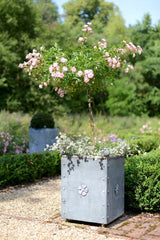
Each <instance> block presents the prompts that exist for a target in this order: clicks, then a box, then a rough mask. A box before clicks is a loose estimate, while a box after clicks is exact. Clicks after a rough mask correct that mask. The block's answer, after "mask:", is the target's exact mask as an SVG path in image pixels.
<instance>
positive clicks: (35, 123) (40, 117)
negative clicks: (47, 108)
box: [31, 112, 55, 129]
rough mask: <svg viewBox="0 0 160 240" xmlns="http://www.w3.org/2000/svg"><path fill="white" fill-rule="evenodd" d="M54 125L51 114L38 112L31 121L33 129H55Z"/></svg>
mask: <svg viewBox="0 0 160 240" xmlns="http://www.w3.org/2000/svg"><path fill="white" fill-rule="evenodd" d="M54 125H55V123H54V119H53V117H52V114H50V113H46V112H38V113H36V114H35V115H34V116H33V117H32V119H31V127H32V128H37V129H38V128H44V127H46V128H54Z"/></svg>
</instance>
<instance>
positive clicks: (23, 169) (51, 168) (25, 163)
mask: <svg viewBox="0 0 160 240" xmlns="http://www.w3.org/2000/svg"><path fill="white" fill-rule="evenodd" d="M60 161H61V157H60V154H59V152H43V153H33V154H18V155H4V156H2V157H0V187H5V186H8V185H17V184H21V183H23V182H25V183H26V182H32V181H34V180H35V179H41V178H42V177H51V176H53V175H55V174H60Z"/></svg>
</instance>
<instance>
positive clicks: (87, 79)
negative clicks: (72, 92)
mask: <svg viewBox="0 0 160 240" xmlns="http://www.w3.org/2000/svg"><path fill="white" fill-rule="evenodd" d="M84 82H85V83H88V82H89V78H88V77H87V75H85V76H84Z"/></svg>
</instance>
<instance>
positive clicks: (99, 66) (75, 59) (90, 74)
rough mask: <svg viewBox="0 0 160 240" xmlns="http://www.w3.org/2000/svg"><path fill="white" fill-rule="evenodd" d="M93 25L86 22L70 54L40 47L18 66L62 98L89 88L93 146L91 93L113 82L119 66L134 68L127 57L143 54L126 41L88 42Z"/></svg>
mask: <svg viewBox="0 0 160 240" xmlns="http://www.w3.org/2000/svg"><path fill="white" fill-rule="evenodd" d="M91 26H92V24H91V23H88V24H86V25H84V28H83V29H82V31H83V36H80V37H79V38H78V42H79V47H78V48H77V49H75V50H74V51H73V52H72V53H70V54H69V56H67V55H66V54H65V53H64V52H63V51H61V50H60V49H59V48H58V46H57V45H56V44H55V46H54V47H52V48H50V49H49V50H45V49H43V48H41V49H40V53H38V52H37V51H36V50H35V49H34V50H33V52H32V53H29V54H28V55H27V56H26V59H27V60H28V61H26V62H24V63H21V64H19V67H20V68H24V69H25V70H26V71H27V72H28V74H29V75H30V76H32V77H34V78H35V80H36V81H38V83H39V88H43V87H47V86H48V85H52V86H53V87H54V89H55V91H56V92H57V94H59V96H60V97H64V95H65V94H72V93H73V92H78V91H79V90H82V89H84V90H86V92H87V95H88V107H89V116H90V124H91V130H92V143H93V146H94V124H93V115H92V107H91V102H92V98H91V95H92V93H95V92H100V91H102V90H103V89H106V88H107V87H108V86H109V85H113V82H114V81H115V80H116V77H117V75H118V72H119V69H120V68H123V69H124V71H125V72H126V73H128V72H129V71H133V70H134V67H133V66H132V65H130V64H129V63H128V62H127V57H128V55H132V57H133V58H134V57H135V55H136V54H141V53H142V49H141V47H140V46H135V45H134V44H133V43H132V42H129V43H127V42H126V41H123V42H122V44H121V46H120V47H119V48H117V47H111V46H107V42H106V40H105V39H102V40H101V41H99V42H98V43H97V44H95V45H92V44H90V41H89V36H90V35H91V34H93V33H94V32H93V31H92V28H91Z"/></svg>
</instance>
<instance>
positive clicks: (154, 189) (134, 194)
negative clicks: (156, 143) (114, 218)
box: [125, 149, 160, 211]
mask: <svg viewBox="0 0 160 240" xmlns="http://www.w3.org/2000/svg"><path fill="white" fill-rule="evenodd" d="M125 203H126V208H128V209H137V210H146V211H160V150H159V149H157V150H153V151H151V152H149V153H145V154H140V155H137V156H132V157H128V158H126V161H125Z"/></svg>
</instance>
